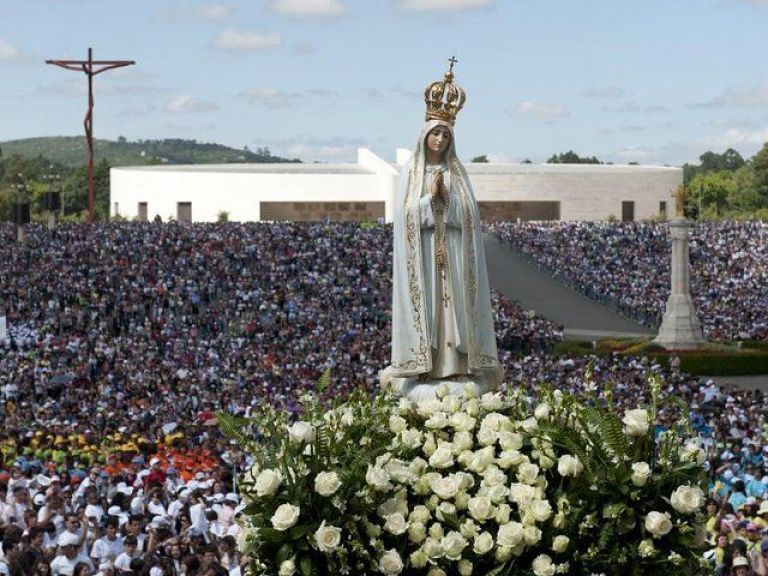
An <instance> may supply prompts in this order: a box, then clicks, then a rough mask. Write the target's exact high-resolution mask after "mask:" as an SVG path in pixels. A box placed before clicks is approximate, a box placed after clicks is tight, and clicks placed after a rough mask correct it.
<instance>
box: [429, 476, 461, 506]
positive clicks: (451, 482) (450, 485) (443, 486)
mask: <svg viewBox="0 0 768 576" xmlns="http://www.w3.org/2000/svg"><path fill="white" fill-rule="evenodd" d="M460 485H461V483H460V481H459V480H458V479H457V478H456V477H455V476H453V475H451V476H448V477H446V478H439V479H437V480H433V481H432V485H431V488H432V492H434V493H435V494H437V495H438V496H439V497H440V498H442V499H443V500H448V499H449V498H453V497H454V496H456V494H457V493H458V492H459V486H460Z"/></svg>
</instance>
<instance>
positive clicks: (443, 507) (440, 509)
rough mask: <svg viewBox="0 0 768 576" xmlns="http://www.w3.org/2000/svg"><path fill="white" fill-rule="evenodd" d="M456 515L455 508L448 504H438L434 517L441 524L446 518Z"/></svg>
mask: <svg viewBox="0 0 768 576" xmlns="http://www.w3.org/2000/svg"><path fill="white" fill-rule="evenodd" d="M454 514H456V506H454V505H453V504H451V503H450V502H440V504H438V506H437V509H436V510H435V517H436V518H437V519H438V520H440V521H441V522H442V521H444V520H445V518H446V517H447V516H453V515H454Z"/></svg>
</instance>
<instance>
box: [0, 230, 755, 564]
mask: <svg viewBox="0 0 768 576" xmlns="http://www.w3.org/2000/svg"><path fill="white" fill-rule="evenodd" d="M390 235H391V230H390V229H389V228H388V227H384V226H374V227H360V226H358V225H354V224H248V225H240V224H227V225H183V224H166V225H159V224H135V223H131V224H127V223H125V224H109V225H104V224H102V225H96V226H94V227H93V228H90V227H87V226H77V225H66V226H60V227H58V228H57V229H56V230H55V231H54V232H48V231H47V230H44V229H42V228H40V227H34V226H32V227H30V228H29V230H28V239H27V242H26V243H25V244H23V245H21V246H20V245H17V244H15V243H14V242H13V241H12V238H13V230H12V229H11V228H10V227H6V228H0V297H3V298H4V301H5V309H6V312H7V317H8V321H9V334H10V335H11V336H12V337H11V338H9V339H7V340H6V342H5V344H4V345H0V397H1V398H0V399H1V400H2V402H0V419H1V420H2V422H3V427H2V430H0V454H1V455H2V456H1V458H2V460H1V461H0V535H1V536H2V538H1V539H2V548H1V550H0V573H2V574H8V575H9V576H10V575H12V576H33V575H34V576H37V575H38V574H40V575H41V576H47V575H52V576H71V575H74V574H76V575H77V576H88V575H90V574H96V573H98V574H99V576H118V575H119V574H120V573H123V574H128V573H130V574H137V575H141V576H179V575H182V574H183V575H184V576H198V575H199V576H202V575H205V576H225V575H226V574H227V573H229V574H231V575H232V576H238V574H239V572H240V566H241V563H242V561H243V559H242V558H240V557H239V555H238V553H237V546H236V539H237V536H238V527H237V523H236V522H235V519H236V517H237V514H238V513H239V512H240V511H241V510H242V504H241V503H240V501H239V498H238V496H237V483H238V481H239V478H240V476H241V474H242V471H243V470H245V469H246V468H247V466H248V464H249V463H248V460H247V455H246V454H243V453H241V452H240V451H239V450H238V448H237V446H236V445H233V444H231V443H229V442H228V441H227V440H226V439H225V438H224V437H223V436H222V435H221V434H220V432H219V431H218V429H217V427H216V416H215V413H216V411H219V410H222V411H228V412H231V413H247V412H248V410H249V409H251V407H252V406H254V405H257V404H259V403H261V402H270V403H273V404H277V405H280V406H283V407H285V408H286V409H289V410H293V409H295V408H296V407H297V403H296V398H297V396H298V395H300V394H301V393H302V392H303V391H305V390H307V389H311V388H312V387H313V386H314V384H315V382H316V381H317V379H318V378H319V376H320V374H321V373H322V372H323V371H324V370H325V369H327V368H330V369H331V371H332V374H333V386H332V387H331V389H330V390H329V393H333V394H344V393H345V392H347V391H349V390H350V389H352V388H353V387H357V386H364V387H366V388H367V389H369V390H371V391H372V392H373V391H374V390H375V389H376V387H377V371H378V370H379V369H381V368H383V367H384V366H385V365H386V364H387V363H388V348H389V337H390V335H389V299H390V298H391V288H390V282H391V280H390V278H391V272H390V266H391V257H390V250H391V240H390ZM493 302H494V308H495V310H496V328H497V338H498V342H499V348H500V356H501V359H502V362H503V363H504V365H505V367H506V370H507V380H506V381H507V385H508V386H515V387H524V388H526V389H528V390H530V391H531V393H532V394H535V393H536V392H537V390H538V387H539V386H540V385H541V383H548V384H550V385H552V386H553V387H556V388H560V389H563V390H569V391H571V392H575V393H583V392H584V391H585V390H587V389H590V390H591V389H594V390H596V391H597V393H601V392H603V391H604V390H605V389H606V388H607V387H608V386H609V385H610V388H611V390H612V398H613V401H615V402H617V403H618V404H619V406H621V407H636V406H638V405H642V404H643V403H645V402H647V401H648V387H647V383H648V379H649V377H650V376H651V375H655V376H658V377H659V378H661V379H662V381H663V382H664V391H665V393H667V394H669V395H677V396H678V397H680V398H682V399H683V400H684V401H685V403H686V404H687V405H689V406H690V407H691V409H692V413H691V417H692V418H693V422H694V425H695V427H696V430H697V431H698V433H699V435H700V437H701V442H702V443H703V445H704V446H705V447H706V448H707V451H708V464H707V465H708V469H709V475H710V497H711V498H712V505H711V506H709V508H708V512H709V513H710V521H709V523H708V530H709V537H710V539H711V541H712V550H711V551H710V552H709V553H708V554H709V555H710V557H711V558H712V562H713V564H716V565H717V566H718V569H719V570H720V571H721V573H724V574H728V573H730V569H731V567H732V566H733V565H734V562H735V560H734V559H735V558H738V557H739V556H740V555H742V556H743V557H749V559H750V562H751V563H754V564H755V566H757V560H756V554H759V553H761V552H762V547H761V546H762V544H761V542H762V541H763V537H764V534H763V533H762V529H763V528H766V527H768V443H766V442H765V434H768V420H767V417H768V402H766V399H765V398H764V396H763V395H762V394H761V393H760V392H754V391H749V390H735V389H734V390H726V389H724V388H723V387H721V386H718V385H716V384H715V383H713V382H711V381H702V380H699V379H697V378H693V377H690V376H687V375H685V374H683V373H681V372H679V370H677V369H676V368H675V367H674V363H673V367H672V368H663V367H661V366H659V365H656V364H653V363H652V362H651V361H649V360H647V359H642V358H637V359H632V358H624V357H618V356H615V357H578V358H558V357H555V356H552V355H549V354H546V353H545V352H548V351H549V350H550V349H551V347H552V345H553V343H554V342H556V341H557V340H558V339H559V338H560V337H561V334H560V330H559V329H558V327H556V326H554V325H553V324H552V323H550V322H548V321H546V320H545V319H543V318H540V317H537V316H535V315H532V314H529V313H528V312H526V311H525V310H523V309H522V308H521V307H520V306H519V305H517V304H516V303H514V302H511V301H509V300H507V299H505V298H502V297H501V296H499V295H498V294H494V297H493ZM661 417H662V423H661V425H662V426H671V425H672V424H673V423H674V422H675V420H676V419H677V418H678V417H679V414H678V412H677V411H676V410H675V409H673V408H669V409H668V410H667V411H664V412H662V414H661ZM756 527H757V528H756ZM765 536H766V538H767V539H768V535H765ZM766 549H768V545H766ZM736 562H737V561H736Z"/></svg>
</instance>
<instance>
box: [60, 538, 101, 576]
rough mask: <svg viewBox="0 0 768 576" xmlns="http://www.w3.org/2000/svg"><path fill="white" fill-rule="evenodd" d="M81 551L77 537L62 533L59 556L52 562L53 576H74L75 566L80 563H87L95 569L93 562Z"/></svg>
mask: <svg viewBox="0 0 768 576" xmlns="http://www.w3.org/2000/svg"><path fill="white" fill-rule="evenodd" d="M79 549H80V542H79V538H78V537H77V535H75V534H72V533H71V532H67V531H64V532H62V533H61V535H60V536H59V554H58V555H57V556H56V557H55V558H54V559H53V560H52V561H51V576H73V573H74V570H75V565H76V564H78V563H79V562H85V563H86V564H88V565H89V566H90V567H91V569H93V563H92V562H91V560H90V559H89V558H88V556H86V555H85V554H84V553H82V552H80V551H79Z"/></svg>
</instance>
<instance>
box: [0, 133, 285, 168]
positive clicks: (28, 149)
mask: <svg viewBox="0 0 768 576" xmlns="http://www.w3.org/2000/svg"><path fill="white" fill-rule="evenodd" d="M0 150H2V154H3V157H5V158H10V157H11V156H14V155H19V156H22V157H24V158H37V157H39V156H42V157H43V158H47V159H48V160H49V161H51V162H54V163H59V164H63V165H65V166H82V165H84V164H85V163H86V158H87V153H86V150H87V147H86V144H85V137H84V136H46V137H42V138H25V139H22V140H9V141H7V142H0ZM94 153H95V160H96V162H99V161H101V160H102V159H106V160H107V162H109V164H110V165H111V166H141V165H147V164H231V163H237V162H247V163H266V162H300V160H297V159H293V160H289V159H287V158H280V157H278V156H272V154H271V153H270V152H269V149H268V148H257V149H256V151H251V150H248V149H243V150H238V149H235V148H229V147H228V146H223V145H221V144H211V143H207V142H198V141H197V140H182V139H179V138H167V139H163V140H138V141H136V142H129V141H127V140H126V139H125V138H119V139H118V140H117V141H113V140H99V139H97V140H95V141H94Z"/></svg>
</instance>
